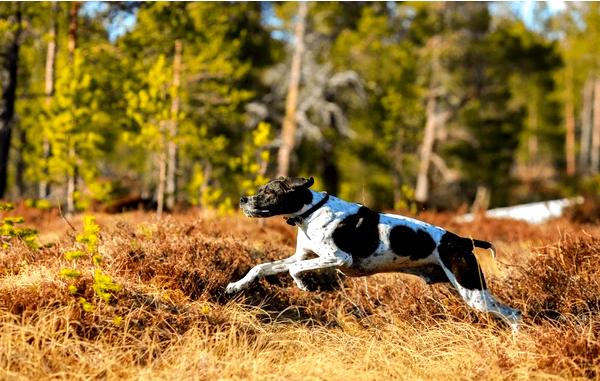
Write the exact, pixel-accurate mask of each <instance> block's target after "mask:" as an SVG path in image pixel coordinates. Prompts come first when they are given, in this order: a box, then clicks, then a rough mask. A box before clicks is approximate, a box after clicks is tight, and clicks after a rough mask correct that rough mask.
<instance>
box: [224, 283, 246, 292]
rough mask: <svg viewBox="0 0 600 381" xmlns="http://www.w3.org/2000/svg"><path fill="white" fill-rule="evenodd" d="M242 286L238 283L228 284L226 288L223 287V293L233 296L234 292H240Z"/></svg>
mask: <svg viewBox="0 0 600 381" xmlns="http://www.w3.org/2000/svg"><path fill="white" fill-rule="evenodd" d="M241 289H242V286H241V285H240V284H238V282H232V283H229V284H228V285H227V287H225V293H226V294H235V293H236V292H239V291H241Z"/></svg>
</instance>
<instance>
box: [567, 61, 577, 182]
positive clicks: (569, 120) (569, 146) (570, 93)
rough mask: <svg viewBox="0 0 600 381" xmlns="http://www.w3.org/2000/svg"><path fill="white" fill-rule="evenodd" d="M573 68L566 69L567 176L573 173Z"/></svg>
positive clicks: (574, 169)
mask: <svg viewBox="0 0 600 381" xmlns="http://www.w3.org/2000/svg"><path fill="white" fill-rule="evenodd" d="M572 70H573V68H569V69H568V72H567V73H568V75H569V77H568V78H567V97H566V99H565V128H566V136H565V155H566V157H565V159H566V162H567V176H573V175H574V174H575V171H576V168H575V105H574V104H573V71H572Z"/></svg>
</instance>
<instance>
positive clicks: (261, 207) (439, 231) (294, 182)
mask: <svg viewBox="0 0 600 381" xmlns="http://www.w3.org/2000/svg"><path fill="white" fill-rule="evenodd" d="M313 183H314V180H313V178H312V177H311V178H310V179H305V178H289V177H279V178H277V179H275V180H271V181H269V182H268V183H267V184H266V185H263V186H261V187H260V188H259V189H258V192H257V193H256V195H254V196H248V197H246V196H244V197H242V198H240V207H241V209H242V211H243V212H244V214H245V215H246V216H249V217H261V218H265V217H271V216H277V215H280V216H283V217H284V218H285V219H286V220H287V223H288V224H290V225H295V226H298V238H297V242H296V251H295V253H294V255H292V256H291V257H289V258H286V259H282V260H279V261H274V262H269V263H263V264H259V265H257V266H255V267H253V268H252V269H251V270H250V271H249V272H248V274H246V276H244V277H243V278H242V279H240V280H239V281H237V282H233V283H230V284H229V285H228V286H227V288H226V292H228V293H234V292H238V291H240V290H242V289H244V288H246V287H248V286H249V285H250V284H251V283H252V282H253V281H254V280H256V279H257V278H260V277H264V276H267V275H273V274H277V273H281V272H285V271H288V272H289V273H290V275H291V276H292V278H293V279H294V281H295V282H296V285H297V286H298V287H299V288H301V289H302V290H306V289H307V288H306V286H305V285H304V284H303V282H302V280H301V279H300V277H299V276H298V274H300V273H302V272H305V271H311V270H317V269H324V268H330V267H334V268H338V269H339V270H341V271H342V272H343V273H344V274H346V275H348V276H364V275H371V274H375V273H381V272H402V273H408V274H413V275H417V276H420V277H421V278H423V279H424V280H425V281H426V282H427V283H428V284H432V283H439V282H449V283H451V284H452V285H453V286H454V287H455V288H456V289H457V290H458V293H459V294H460V296H461V297H462V298H463V300H464V301H465V302H466V303H467V304H468V305H469V306H471V307H472V308H475V309H477V310H479V311H483V312H489V313H492V314H494V315H496V316H499V317H500V318H502V319H504V320H505V321H507V322H508V323H509V324H510V325H511V326H512V327H513V329H517V327H518V324H519V321H520V317H521V313H520V312H519V310H516V309H514V308H511V307H508V306H507V305H505V304H502V303H501V302H499V301H498V300H496V298H494V296H493V295H492V294H491V293H490V292H489V290H488V289H487V286H486V282H485V279H484V276H483V273H482V272H481V269H480V267H479V264H478V263H477V259H476V257H475V255H474V254H473V250H474V248H475V247H478V248H482V249H489V250H491V251H492V254H494V255H495V250H494V247H493V245H492V244H491V243H489V242H486V241H481V240H477V239H470V238H464V237H460V236H458V235H456V234H454V233H451V232H449V231H446V230H445V229H443V228H441V227H438V226H434V225H430V224H428V223H425V222H422V221H418V220H415V219H412V218H408V217H404V216H400V215H395V214H386V213H378V212H375V211H372V210H370V209H369V208H367V207H365V206H363V205H360V204H355V203H352V202H347V201H344V200H341V199H339V198H337V197H334V196H330V195H328V194H327V193H320V192H315V191H313V190H311V189H309V188H310V187H311V186H312V185H313ZM310 254H313V256H314V255H316V256H317V257H316V258H312V259H307V257H308V256H309V255H310Z"/></svg>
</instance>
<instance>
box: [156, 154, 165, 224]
mask: <svg viewBox="0 0 600 381" xmlns="http://www.w3.org/2000/svg"><path fill="white" fill-rule="evenodd" d="M166 177H167V158H166V155H165V154H164V153H161V154H160V155H159V157H158V188H157V189H156V215H157V216H158V218H161V217H162V214H163V211H164V209H165V181H166Z"/></svg>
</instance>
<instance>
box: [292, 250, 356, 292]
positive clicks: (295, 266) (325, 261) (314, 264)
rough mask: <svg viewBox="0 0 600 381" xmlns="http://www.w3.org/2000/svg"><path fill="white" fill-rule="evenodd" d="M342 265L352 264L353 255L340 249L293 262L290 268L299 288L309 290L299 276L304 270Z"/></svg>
mask: <svg viewBox="0 0 600 381" xmlns="http://www.w3.org/2000/svg"><path fill="white" fill-rule="evenodd" d="M340 266H345V267H350V266H352V256H350V255H348V254H346V253H344V252H341V251H338V252H336V253H335V254H333V255H329V256H324V257H319V258H313V259H308V260H305V261H299V262H295V263H292V264H291V265H290V266H289V268H290V275H291V276H292V278H293V279H294V282H296V285H297V286H298V288H300V289H301V290H304V291H308V288H307V287H306V285H305V284H304V282H302V280H301V279H300V277H299V276H298V274H299V273H301V272H304V271H311V270H319V269H326V268H328V267H340Z"/></svg>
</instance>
